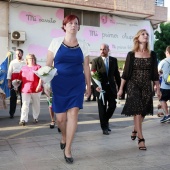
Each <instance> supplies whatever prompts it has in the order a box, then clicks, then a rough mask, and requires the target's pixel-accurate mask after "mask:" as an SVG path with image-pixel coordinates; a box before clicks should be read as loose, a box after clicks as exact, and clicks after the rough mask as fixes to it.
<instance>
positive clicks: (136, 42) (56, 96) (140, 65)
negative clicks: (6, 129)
mask: <svg viewBox="0 0 170 170" xmlns="http://www.w3.org/2000/svg"><path fill="white" fill-rule="evenodd" d="M62 29H63V31H64V32H65V36H64V37H59V38H54V39H53V40H52V42H51V44H50V46H49V48H48V53H47V61H46V66H49V67H52V66H53V67H54V68H57V73H58V75H57V76H54V77H53V79H52V81H51V83H50V88H51V93H50V96H48V99H47V101H48V106H49V113H50V117H51V123H50V128H52V129H53V128H54V127H55V123H57V125H58V131H59V132H61V140H60V148H61V149H62V150H63V154H64V158H65V161H66V162H67V163H69V164H72V163H73V162H74V159H73V157H72V153H71V150H72V142H73V139H74V135H75V132H76V128H77V122H78V113H79V110H80V109H82V108H83V101H84V95H85V96H86V99H87V100H86V101H91V100H92V101H96V100H97V103H98V112H99V120H100V126H101V129H102V133H103V135H109V134H110V132H111V128H110V126H109V119H110V118H111V117H112V116H113V114H114V111H115V109H116V103H117V102H116V99H117V98H120V97H122V99H124V98H125V96H124V93H125V89H126V93H127V97H126V101H125V105H124V107H123V109H122V113H121V114H122V115H125V116H133V119H134V126H133V129H132V134H131V135H130V137H131V139H132V140H135V139H136V137H137V138H138V147H139V150H147V147H146V145H145V138H144V135H143V130H142V122H143V121H144V118H145V116H147V115H153V88H152V83H151V82H153V83H154V85H155V89H156V94H157V97H158V99H159V101H160V104H161V107H162V109H163V111H164V117H163V118H162V119H161V120H160V122H161V123H164V122H166V121H168V120H170V115H169V111H168V106H167V101H168V100H170V85H169V84H167V83H166V80H167V76H168V75H166V74H167V72H168V73H169V70H170V68H169V66H170V46H168V47H167V48H166V52H165V53H166V59H164V60H162V61H161V62H160V63H159V66H158V63H157V57H156V54H155V52H154V51H151V50H150V48H149V34H148V32H147V30H145V29H141V30H139V31H138V32H137V34H136V35H135V36H134V39H133V49H132V51H130V52H128V54H127V57H126V61H125V66H124V69H123V70H122V74H121V75H120V72H119V68H118V62H117V59H116V58H115V57H112V56H110V55H109V45H108V44H105V43H103V44H101V46H100V56H99V57H97V58H95V59H93V60H92V62H91V63H90V62H89V46H88V44H87V43H86V42H85V41H81V40H79V39H78V38H77V32H78V31H79V30H80V20H79V18H78V17H77V16H76V15H68V16H66V17H65V18H64V20H63V24H62ZM39 68H41V66H40V65H38V64H37V62H36V57H35V55H34V54H28V55H27V56H26V61H24V59H23V51H22V50H21V49H17V50H16V59H14V60H13V61H12V62H11V63H10V65H9V69H8V75H7V79H8V87H9V88H10V109H9V115H10V118H11V119H12V118H13V117H14V114H15V110H16V103H17V97H18V96H20V100H21V117H20V121H19V124H20V125H26V123H27V122H28V113H29V104H30V101H31V99H32V101H33V102H32V113H33V121H34V122H35V123H38V117H39V114H40V96H41V93H42V91H43V81H42V80H41V79H40V78H39V77H38V76H37V75H36V74H34V71H37V70H38V69H39ZM75 70H76V71H75ZM158 71H159V72H158ZM96 73H97V74H96ZM158 73H159V74H158ZM160 73H161V74H160ZM95 75H98V77H95ZM160 75H161V76H162V77H163V78H162V82H161V85H160V82H159V78H160ZM15 80H17V83H18V87H17V88H15V85H14V83H13V82H14V81H15ZM58 82H60V83H58ZM0 93H1V91H0ZM91 96H93V99H91ZM55 115H56V118H55Z"/></svg>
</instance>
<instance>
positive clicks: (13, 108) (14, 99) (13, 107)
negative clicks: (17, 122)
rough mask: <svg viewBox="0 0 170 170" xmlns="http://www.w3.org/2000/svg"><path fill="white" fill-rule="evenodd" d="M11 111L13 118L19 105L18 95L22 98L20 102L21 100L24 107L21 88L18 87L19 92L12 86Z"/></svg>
mask: <svg viewBox="0 0 170 170" xmlns="http://www.w3.org/2000/svg"><path fill="white" fill-rule="evenodd" d="M10 95H11V97H10V110H9V114H10V115H11V116H13V115H14V114H15V111H16V105H17V97H18V95H19V96H20V100H21V107H22V97H21V86H19V87H18V91H15V90H14V86H13V85H12V86H11V90H10Z"/></svg>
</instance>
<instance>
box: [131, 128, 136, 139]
mask: <svg viewBox="0 0 170 170" xmlns="http://www.w3.org/2000/svg"><path fill="white" fill-rule="evenodd" d="M132 133H134V134H135V136H131V139H132V140H135V139H136V134H137V131H135V130H134V131H132Z"/></svg>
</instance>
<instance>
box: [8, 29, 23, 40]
mask: <svg viewBox="0 0 170 170" xmlns="http://www.w3.org/2000/svg"><path fill="white" fill-rule="evenodd" d="M25 39H26V36H25V31H13V32H11V41H25Z"/></svg>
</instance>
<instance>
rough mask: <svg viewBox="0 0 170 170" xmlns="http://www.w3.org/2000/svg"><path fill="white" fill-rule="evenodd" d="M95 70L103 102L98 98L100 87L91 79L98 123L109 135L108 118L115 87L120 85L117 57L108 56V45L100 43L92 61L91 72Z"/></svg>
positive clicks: (115, 93) (114, 100) (105, 133)
mask: <svg viewBox="0 0 170 170" xmlns="http://www.w3.org/2000/svg"><path fill="white" fill-rule="evenodd" d="M94 71H97V72H98V74H99V76H100V82H101V86H102V90H104V91H105V92H104V102H105V103H103V100H102V99H100V98H99V96H100V91H101V88H100V87H99V86H98V85H97V84H96V83H95V82H94V81H93V80H92V82H93V85H94V87H95V89H96V91H97V93H96V95H97V99H98V100H97V101H98V110H99V118H100V125H101V128H102V130H103V134H104V135H109V132H110V131H111V129H110V127H109V119H110V118H111V117H112V115H113V113H114V111H115V108H116V98H117V88H119V86H120V81H121V80H120V74H119V71H118V64H117V59H116V58H114V57H111V56H109V46H108V45H107V44H102V45H101V47H100V56H99V57H97V58H95V59H94V60H93V61H92V67H91V72H92V74H93V72H94Z"/></svg>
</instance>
